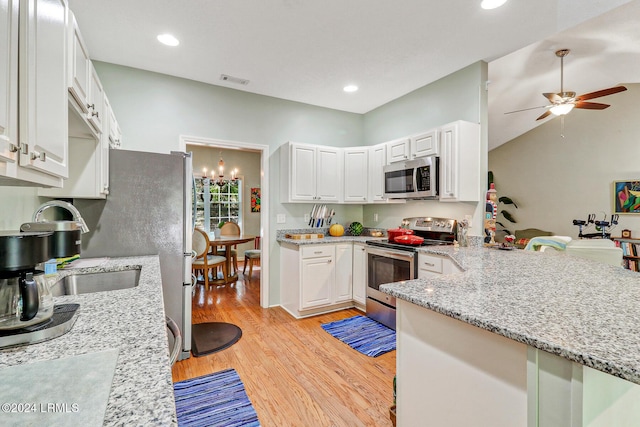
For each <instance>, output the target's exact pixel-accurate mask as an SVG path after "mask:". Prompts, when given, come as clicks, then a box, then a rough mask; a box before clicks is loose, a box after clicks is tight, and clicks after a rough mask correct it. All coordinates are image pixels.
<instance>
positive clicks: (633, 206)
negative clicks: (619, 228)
mask: <svg viewBox="0 0 640 427" xmlns="http://www.w3.org/2000/svg"><path fill="white" fill-rule="evenodd" d="M613 196H614V201H613V213H616V214H640V179H636V180H630V181H614V182H613Z"/></svg>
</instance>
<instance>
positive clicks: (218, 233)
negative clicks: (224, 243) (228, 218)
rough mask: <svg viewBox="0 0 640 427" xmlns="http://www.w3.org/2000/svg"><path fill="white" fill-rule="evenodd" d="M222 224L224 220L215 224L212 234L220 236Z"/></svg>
mask: <svg viewBox="0 0 640 427" xmlns="http://www.w3.org/2000/svg"><path fill="white" fill-rule="evenodd" d="M223 225H224V221H220V222H219V223H218V225H216V228H214V230H213V235H214V236H215V237H216V238H218V237H220V229H221V228H222V226H223Z"/></svg>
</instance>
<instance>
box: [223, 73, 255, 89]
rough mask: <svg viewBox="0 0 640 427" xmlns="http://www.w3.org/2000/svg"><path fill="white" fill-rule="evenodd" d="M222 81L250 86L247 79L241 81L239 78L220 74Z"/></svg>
mask: <svg viewBox="0 0 640 427" xmlns="http://www.w3.org/2000/svg"><path fill="white" fill-rule="evenodd" d="M220 80H223V81H225V82H229V83H236V84H239V85H245V86H246V85H248V84H249V80H247V79H241V78H239V77H233V76H228V75H226V74H220Z"/></svg>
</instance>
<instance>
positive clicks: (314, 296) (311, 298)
mask: <svg viewBox="0 0 640 427" xmlns="http://www.w3.org/2000/svg"><path fill="white" fill-rule="evenodd" d="M333 264H334V263H333V257H329V256H322V257H317V258H306V259H305V258H303V259H302V262H301V268H302V274H301V277H302V281H301V283H300V308H301V309H307V308H313V307H319V306H323V305H328V304H331V288H332V287H333V283H334V269H333Z"/></svg>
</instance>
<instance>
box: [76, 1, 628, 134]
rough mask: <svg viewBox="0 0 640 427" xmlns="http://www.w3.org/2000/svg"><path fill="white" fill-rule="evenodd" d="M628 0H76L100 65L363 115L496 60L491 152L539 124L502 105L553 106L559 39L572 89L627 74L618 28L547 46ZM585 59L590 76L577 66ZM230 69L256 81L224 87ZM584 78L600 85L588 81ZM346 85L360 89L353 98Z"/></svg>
mask: <svg viewBox="0 0 640 427" xmlns="http://www.w3.org/2000/svg"><path fill="white" fill-rule="evenodd" d="M628 2H629V0H606V1H604V0H537V1H530V0H511V1H509V2H508V3H507V4H506V5H505V6H503V7H501V8H499V9H495V10H492V11H485V10H482V9H481V8H480V7H479V4H480V0H447V1H435V0H401V1H395V2H394V1H388V0H323V1H317V0H188V1H177V0H133V1H132V0H108V1H105V0H69V4H70V7H71V9H72V10H73V11H74V13H75V15H76V17H77V20H78V22H79V26H80V30H81V32H82V35H83V38H84V40H85V42H86V44H87V47H88V49H89V52H90V55H91V58H92V59H94V60H98V61H104V62H110V63H114V64H120V65H126V66H130V67H135V68H140V69H144V70H150V71H155V72H159V73H164V74H169V75H174V76H178V77H183V78H187V79H192V80H197V81H201V82H206V83H211V84H215V85H220V86H226V87H231V88H234V89H239V90H244V91H248V92H252V93H257V94H262V95H268V96H274V97H278V98H282V99H288V100H293V101H298V102H303V103H308V104H313V105H318V106H322V107H327V108H333V109H338V110H342V111H348V112H354V113H366V112H368V111H370V110H372V109H375V108H377V107H379V106H381V105H383V104H385V103H387V102H389V101H391V100H393V99H396V98H398V97H400V96H402V95H405V94H406V93H409V92H411V91H413V90H415V89H417V88H419V87H422V86H424V85H426V84H429V83H431V82H433V81H435V80H437V79H439V78H441V77H444V76H446V75H448V74H451V73H453V72H455V71H457V70H459V69H461V68H463V67H466V66H467V65H470V64H472V63H475V62H477V61H479V60H484V61H487V62H490V67H489V72H490V80H491V81H492V83H491V85H490V91H489V102H490V104H489V105H490V118H489V124H490V128H489V137H490V147H493V146H497V145H499V144H500V143H503V142H506V141H508V140H509V139H511V138H513V137H514V136H517V135H519V134H522V133H524V132H526V131H527V130H529V129H531V128H532V127H533V126H534V125H535V124H534V123H532V122H533V121H534V120H535V117H537V115H539V114H537V115H536V113H535V112H534V113H531V112H530V113H518V114H520V115H519V116H518V115H515V114H514V115H509V116H506V117H508V119H507V118H505V117H503V114H502V113H503V110H504V111H510V110H514V109H518V108H525V107H531V106H536V105H538V104H539V105H543V104H544V102H541V101H544V98H542V96H541V95H540V93H542V92H546V91H557V90H559V88H555V85H556V84H559V61H558V60H557V58H556V57H555V55H554V54H553V51H555V50H556V48H555V46H559V45H562V46H560V47H568V48H571V49H572V50H573V52H572V54H571V55H570V56H569V57H568V58H567V59H566V61H565V65H566V68H565V69H566V73H565V82H566V86H567V88H568V89H567V90H575V91H576V92H579V93H582V92H587V91H591V90H596V89H600V88H604V87H608V86H611V85H612V84H615V83H617V82H620V81H624V80H625V78H627V77H625V78H622V77H614V76H613V74H611V73H609V72H608V71H606V72H605V71H604V70H603V69H602V68H600V64H599V60H601V59H603V58H604V55H605V54H607V53H611V54H613V55H616V60H618V59H621V60H622V59H626V60H627V61H629V58H628V57H630V56H631V53H630V52H633V53H635V52H634V51H632V50H631V48H630V47H628V46H626V45H625V47H624V48H623V49H622V48H621V47H620V44H619V43H618V38H617V37H612V36H611V28H606V29H605V30H603V31H604V33H597V32H595V33H594V32H593V31H592V33H590V34H589V35H588V36H587V38H586V39H583V38H581V36H580V34H574V35H571V36H570V37H567V38H562V39H557V40H556V39H553V38H552V39H548V41H545V42H539V41H540V40H545V39H547V38H549V37H550V36H552V35H554V34H557V33H558V32H559V31H561V30H565V29H567V28H570V27H572V26H574V25H575V24H577V23H579V22H582V21H585V20H587V19H589V18H592V17H594V16H598V15H600V14H602V13H603V12H606V11H607V10H610V9H612V8H614V7H615V6H618V5H620V4H624V3H628ZM639 4H640V0H634V1H633V2H630V3H629V4H628V5H627V6H625V7H631V11H632V12H633V13H634V15H633V16H634V17H635V18H633V19H632V18H630V17H629V15H628V13H623V14H622V19H623V21H625V22H627V24H625V25H624V27H627V28H625V31H626V33H627V34H623V35H621V36H620V37H621V38H622V37H623V36H625V35H626V36H629V37H633V39H634V40H635V41H636V44H637V45H639V46H640V43H637V41H638V40H639V39H640V38H638V37H636V36H637V30H636V29H634V28H632V25H631V24H632V23H633V22H638V18H639V17H640V11H639V6H638V5H639ZM602 24H603V25H605V24H607V23H606V22H605V23H602ZM638 27H640V26H638ZM165 32H168V33H172V34H174V35H175V36H176V37H177V38H178V39H179V40H180V46H178V47H176V48H171V47H167V46H164V45H161V44H159V43H158V42H157V41H156V35H158V34H160V33H165ZM609 40H611V41H613V42H614V45H613V46H610V45H609V44H608V41H609ZM578 42H580V43H578ZM532 43H535V44H534V45H533V46H531V47H528V48H526V49H524V50H521V51H518V50H519V49H522V48H523V47H526V46H529V45H531V44H532ZM635 49H637V47H635ZM515 51H518V52H516V53H513V54H512V55H509V56H506V57H505V55H507V54H510V53H512V52H515ZM497 58H502V59H500V60H496V59H497ZM494 60H496V61H494ZM491 61H494V62H491ZM629 62H633V61H629ZM636 62H640V61H636ZM607 63H609V61H607ZM579 64H583V65H582V68H581V69H582V70H585V71H582V72H578V71H577V68H576V67H578V65H579ZM616 68H620V67H616ZM220 74H228V75H231V76H235V77H239V78H243V79H248V80H250V83H249V85H247V86H240V85H235V84H233V83H228V82H223V81H221V80H220ZM576 74H579V75H581V76H582V77H586V76H584V75H589V76H590V77H593V81H592V82H585V83H581V82H579V81H578V76H576ZM635 75H636V76H637V75H639V74H638V73H637V72H636V74H635ZM612 80H613V83H612V82H611V81H612ZM347 84H356V85H358V86H359V87H360V90H359V91H358V92H356V93H351V94H347V93H345V92H343V91H342V88H343V86H345V85H347ZM615 96H622V94H619V95H614V96H612V97H610V98H614V97H615ZM605 99H609V98H605ZM603 102H604V100H603ZM585 113H592V114H597V112H585ZM530 116H533V118H530ZM518 132H519V133H518ZM505 138H508V139H505Z"/></svg>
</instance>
